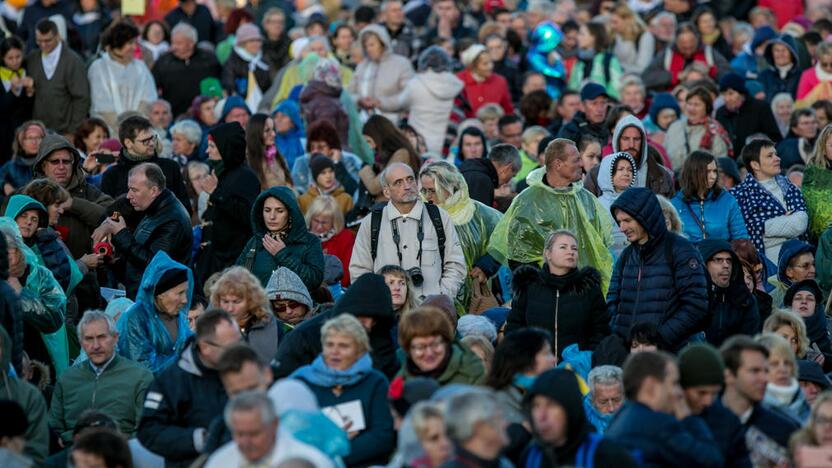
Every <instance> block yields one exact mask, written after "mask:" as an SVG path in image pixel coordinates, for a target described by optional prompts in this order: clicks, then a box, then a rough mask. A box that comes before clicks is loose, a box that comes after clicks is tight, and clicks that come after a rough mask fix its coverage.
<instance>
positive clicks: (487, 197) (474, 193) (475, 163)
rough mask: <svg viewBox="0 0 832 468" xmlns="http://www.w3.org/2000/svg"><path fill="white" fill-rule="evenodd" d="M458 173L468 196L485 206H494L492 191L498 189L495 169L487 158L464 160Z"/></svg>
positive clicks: (498, 184) (498, 183)
mask: <svg viewBox="0 0 832 468" xmlns="http://www.w3.org/2000/svg"><path fill="white" fill-rule="evenodd" d="M459 172H460V173H461V174H462V177H464V178H465V182H466V184H468V195H469V196H470V197H471V198H472V199H474V200H476V201H478V202H480V203H482V204H483V205H485V206H491V207H493V206H494V190H496V189H497V188H499V187H500V180H499V177H498V176H497V169H496V168H495V167H494V163H492V162H491V160H490V159H488V158H481V159H479V158H478V159H466V160H465V161H463V162H462V165H461V166H460V167H459Z"/></svg>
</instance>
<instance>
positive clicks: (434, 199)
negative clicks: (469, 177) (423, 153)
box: [419, 161, 468, 206]
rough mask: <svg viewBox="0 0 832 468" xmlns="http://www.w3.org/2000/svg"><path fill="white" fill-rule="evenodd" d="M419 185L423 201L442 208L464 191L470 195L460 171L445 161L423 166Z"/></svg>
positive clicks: (420, 171)
mask: <svg viewBox="0 0 832 468" xmlns="http://www.w3.org/2000/svg"><path fill="white" fill-rule="evenodd" d="M419 185H420V187H421V188H420V189H419V193H420V194H421V195H422V201H423V202H425V203H433V204H435V205H440V206H441V205H443V204H444V203H445V202H446V201H447V200H448V199H449V198H451V197H453V196H454V195H456V194H457V193H458V192H460V191H462V190H464V191H465V193H466V194H467V193H468V185H467V184H466V183H465V178H464V177H462V174H460V172H459V169H457V168H456V166H454V165H453V164H451V163H448V162H445V161H433V162H431V163H428V164H425V165H424V166H422V168H421V169H420V170H419ZM457 198H465V197H462V196H458V197H457ZM457 198H455V199H457Z"/></svg>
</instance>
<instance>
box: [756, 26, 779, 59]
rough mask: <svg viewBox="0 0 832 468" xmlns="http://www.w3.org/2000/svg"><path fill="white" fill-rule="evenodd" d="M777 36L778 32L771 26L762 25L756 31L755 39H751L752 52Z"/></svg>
mask: <svg viewBox="0 0 832 468" xmlns="http://www.w3.org/2000/svg"><path fill="white" fill-rule="evenodd" d="M775 37H777V32H776V31H775V30H774V28H772V27H771V26H760V27H759V28H757V30H756V31H754V39H752V40H751V52H752V53H753V52H754V51H755V50H757V47H759V46H761V45H763V44H764V43H766V42H768V41H770V40H772V39H774V38H775Z"/></svg>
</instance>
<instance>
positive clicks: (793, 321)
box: [763, 309, 809, 359]
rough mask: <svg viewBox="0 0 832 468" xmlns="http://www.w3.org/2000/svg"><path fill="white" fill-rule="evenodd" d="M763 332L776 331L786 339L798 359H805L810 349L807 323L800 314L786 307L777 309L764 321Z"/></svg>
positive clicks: (775, 332)
mask: <svg viewBox="0 0 832 468" xmlns="http://www.w3.org/2000/svg"><path fill="white" fill-rule="evenodd" d="M763 333H774V334H775V335H778V336H780V337H782V338H783V339H785V340H786V341H787V342H788V343H789V346H790V347H791V349H792V352H793V353H794V355H795V356H797V358H798V359H805V358H806V353H807V352H808V351H809V336H808V335H807V334H806V324H805V323H803V319H802V318H800V316H799V315H797V314H796V313H794V312H792V311H791V310H786V309H777V310H775V311H773V312H772V313H771V315H770V316H769V317H768V318H767V319H766V321H765V322H763Z"/></svg>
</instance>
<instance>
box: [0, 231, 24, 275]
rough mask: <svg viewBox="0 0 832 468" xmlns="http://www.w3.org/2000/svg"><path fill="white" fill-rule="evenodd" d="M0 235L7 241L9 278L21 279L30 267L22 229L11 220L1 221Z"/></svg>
mask: <svg viewBox="0 0 832 468" xmlns="http://www.w3.org/2000/svg"><path fill="white" fill-rule="evenodd" d="M0 235H2V236H3V237H4V238H5V241H6V257H7V261H8V268H9V273H8V276H9V278H17V279H20V278H22V277H23V275H25V274H26V272H27V271H28V269H29V264H28V259H27V258H26V254H25V249H28V247H26V244H25V243H24V241H23V238H22V237H21V236H20V231H19V230H18V228H17V225H16V224H14V223H13V222H11V221H8V222H2V223H0Z"/></svg>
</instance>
